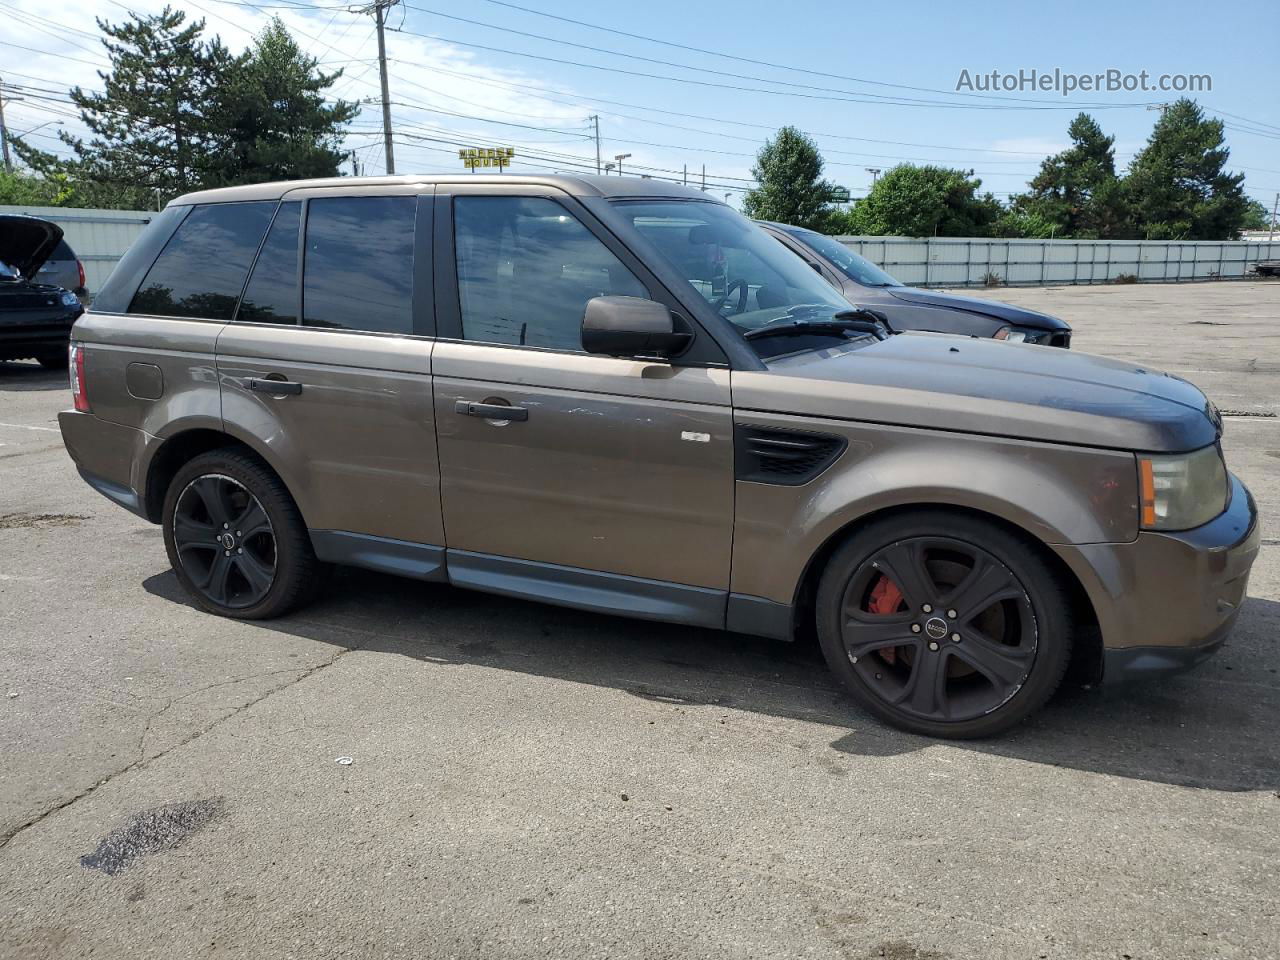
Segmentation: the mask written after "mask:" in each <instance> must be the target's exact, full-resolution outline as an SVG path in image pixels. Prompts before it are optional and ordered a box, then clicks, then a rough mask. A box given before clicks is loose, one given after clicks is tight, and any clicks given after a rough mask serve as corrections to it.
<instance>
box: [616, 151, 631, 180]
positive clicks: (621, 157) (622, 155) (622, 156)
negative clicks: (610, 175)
mask: <svg viewBox="0 0 1280 960" xmlns="http://www.w3.org/2000/svg"><path fill="white" fill-rule="evenodd" d="M630 156H631V154H629V153H619V154H617V155H616V156H615V157H614V158H613V159H615V160H617V161H618V176H622V161H623V160H626V159H627V158H628V157H630Z"/></svg>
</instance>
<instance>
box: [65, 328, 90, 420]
mask: <svg viewBox="0 0 1280 960" xmlns="http://www.w3.org/2000/svg"><path fill="white" fill-rule="evenodd" d="M70 350H71V355H70V357H69V360H70V362H69V363H68V364H67V370H68V371H69V372H70V375H71V400H72V402H73V403H75V407H76V409H77V410H78V411H80V412H81V413H89V412H90V410H91V408H90V406H89V391H88V389H87V385H86V383H85V378H84V345H83V344H79V343H72V344H71V347H70Z"/></svg>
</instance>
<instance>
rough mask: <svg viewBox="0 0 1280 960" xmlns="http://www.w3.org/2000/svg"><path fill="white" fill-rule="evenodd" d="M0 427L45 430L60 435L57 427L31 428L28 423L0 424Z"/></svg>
mask: <svg viewBox="0 0 1280 960" xmlns="http://www.w3.org/2000/svg"><path fill="white" fill-rule="evenodd" d="M0 427H16V428H17V429H19V430H46V431H48V432H49V433H61V432H62V431H60V430H59V429H58V428H57V427H33V426H31V424H29V423H0Z"/></svg>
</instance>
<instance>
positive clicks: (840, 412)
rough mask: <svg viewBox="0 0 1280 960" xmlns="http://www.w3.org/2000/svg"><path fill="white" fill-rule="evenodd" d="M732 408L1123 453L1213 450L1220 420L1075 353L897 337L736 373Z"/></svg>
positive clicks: (1197, 397)
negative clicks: (1211, 448) (870, 422)
mask: <svg viewBox="0 0 1280 960" xmlns="http://www.w3.org/2000/svg"><path fill="white" fill-rule="evenodd" d="M733 396H734V405H735V406H736V407H740V408H747V409H755V410H763V411H769V412H773V413H790V414H799V415H804V416H815V417H832V418H837V419H843V420H860V421H872V422H877V423H889V424H898V425H902V426H915V427H926V428H932V429H937V430H953V431H960V432H964V433H981V434H990V435H995V436H1002V437H1016V438H1019V439H1025V440H1042V441H1047V442H1051V443H1068V444H1075V445H1078V446H1090V447H1109V448H1112V449H1119V450H1133V451H1150V452H1180V451H1187V450H1195V449H1198V448H1199V447H1203V446H1205V445H1206V444H1209V443H1212V442H1213V441H1214V440H1215V439H1216V438H1217V436H1218V434H1219V432H1220V427H1221V420H1220V419H1219V417H1218V414H1217V410H1216V408H1215V407H1214V406H1213V405H1212V404H1210V403H1209V401H1208V400H1206V399H1205V396H1204V394H1203V393H1201V392H1200V391H1199V390H1198V389H1197V388H1196V387H1194V386H1193V385H1192V384H1190V383H1188V382H1187V381H1185V380H1183V379H1181V378H1179V377H1175V376H1171V375H1170V374H1167V373H1161V372H1160V371H1157V370H1149V369H1147V368H1146V367H1140V366H1135V365H1133V364H1130V363H1122V362H1120V361H1117V360H1109V359H1106V358H1104V357H1095V356H1090V355H1089V354H1087V353H1080V352H1078V351H1075V350H1060V349H1057V348H1054V347H1041V346H1031V345H1028V344H1021V343H1005V342H1003V341H999V340H984V339H974V338H970V337H956V336H948V335H946V334H930V333H904V334H899V335H898V336H894V337H890V338H889V339H888V340H884V341H879V342H877V343H875V344H873V345H871V346H864V347H854V346H851V345H842V346H840V347H838V348H833V349H831V350H821V351H812V352H808V353H803V354H797V355H796V356H793V357H786V358H779V359H777V360H773V361H770V362H769V369H768V371H766V372H763V373H757V372H744V373H743V374H741V375H739V374H737V373H735V374H734V385H733Z"/></svg>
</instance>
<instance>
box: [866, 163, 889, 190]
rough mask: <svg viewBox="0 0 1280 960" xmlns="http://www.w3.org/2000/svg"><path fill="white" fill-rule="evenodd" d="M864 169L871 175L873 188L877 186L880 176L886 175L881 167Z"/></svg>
mask: <svg viewBox="0 0 1280 960" xmlns="http://www.w3.org/2000/svg"><path fill="white" fill-rule="evenodd" d="M863 169H864V170H866V171H867V173H869V174H871V185H872V186H873V187H874V186H875V185H876V181H877V180H879V179H880V174H882V173H884V171H883V170H882V169H881V168H880V167H863Z"/></svg>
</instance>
